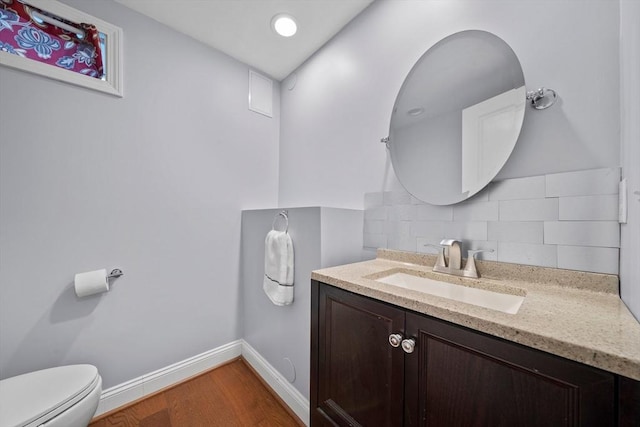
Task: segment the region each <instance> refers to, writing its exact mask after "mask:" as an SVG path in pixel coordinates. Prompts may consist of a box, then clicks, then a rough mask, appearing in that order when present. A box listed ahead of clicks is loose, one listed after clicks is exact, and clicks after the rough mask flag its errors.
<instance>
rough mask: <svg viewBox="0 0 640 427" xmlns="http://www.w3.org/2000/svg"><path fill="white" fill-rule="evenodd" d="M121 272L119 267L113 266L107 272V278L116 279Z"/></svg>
mask: <svg viewBox="0 0 640 427" xmlns="http://www.w3.org/2000/svg"><path fill="white" fill-rule="evenodd" d="M123 274H124V273H123V272H122V270H120V269H119V268H114V269H113V270H111V272H110V273H109V274H107V279H116V278H118V277H120V276H122V275H123Z"/></svg>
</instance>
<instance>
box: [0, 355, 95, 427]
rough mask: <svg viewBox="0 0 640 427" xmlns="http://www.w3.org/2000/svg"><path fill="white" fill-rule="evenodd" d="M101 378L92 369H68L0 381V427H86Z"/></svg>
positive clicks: (93, 367) (93, 410) (72, 366)
mask: <svg viewBox="0 0 640 427" xmlns="http://www.w3.org/2000/svg"><path fill="white" fill-rule="evenodd" d="M101 392H102V378H101V377H100V375H99V374H98V369H97V368H96V367H95V366H92V365H69V366H60V367H57V368H50V369H43V370H41V371H35V372H29V373H27V374H23V375H18V376H16V377H12V378H7V379H4V380H2V381H0V402H2V403H1V404H0V427H39V426H42V427H87V425H88V424H89V421H91V418H92V417H93V415H94V414H95V412H96V409H97V407H98V401H99V400H100V393H101Z"/></svg>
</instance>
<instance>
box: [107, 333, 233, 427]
mask: <svg viewBox="0 0 640 427" xmlns="http://www.w3.org/2000/svg"><path fill="white" fill-rule="evenodd" d="M243 343H244V340H236V341H233V342H230V343H229V344H225V345H222V346H220V347H218V348H214V349H213V350H209V351H206V352H204V353H201V354H198V355H197V356H193V357H190V358H188V359H185V360H182V361H180V362H178V363H174V364H173V365H169V366H166V367H164V368H161V369H158V370H157V371H153V372H151V373H148V374H145V375H142V376H140V377H138V378H134V379H132V380H130V381H127V382H124V383H122V384H118V385H117V386H114V387H111V388H108V389H106V390H103V391H102V395H101V396H100V402H99V403H98V409H97V411H96V414H95V416H96V417H97V416H99V415H102V414H104V413H106V412H109V411H112V410H114V409H116V408H119V407H120V406H123V405H127V404H129V403H131V402H134V401H136V400H138V399H140V398H143V397H145V396H148V395H150V394H152V393H155V392H156V391H158V390H160V389H163V388H165V387H168V386H170V385H172V384H176V383H179V382H180V381H184V380H186V379H187V378H189V377H192V376H194V375H197V374H199V373H201V372H204V371H206V370H209V369H212V368H215V367H216V366H219V365H222V364H223V363H225V362H228V361H230V360H233V359H235V358H237V357H240V355H241V354H242V347H243Z"/></svg>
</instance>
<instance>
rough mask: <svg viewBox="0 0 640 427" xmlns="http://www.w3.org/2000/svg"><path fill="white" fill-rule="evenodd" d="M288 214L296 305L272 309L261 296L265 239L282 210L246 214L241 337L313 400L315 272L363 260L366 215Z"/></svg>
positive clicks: (320, 211) (330, 212)
mask: <svg viewBox="0 0 640 427" xmlns="http://www.w3.org/2000/svg"><path fill="white" fill-rule="evenodd" d="M287 211H288V215H289V234H290V236H291V239H292V240H293V247H294V259H295V266H294V274H295V277H294V301H293V304H291V305H289V306H284V307H278V306H275V305H273V304H272V303H271V301H270V300H269V299H268V297H267V296H266V295H265V294H264V292H263V290H262V278H263V275H264V239H265V236H266V234H267V233H268V232H269V230H271V226H272V223H273V219H274V216H275V215H277V214H278V212H280V209H265V210H250V211H243V212H242V272H241V282H242V285H241V288H242V302H243V304H242V305H243V317H242V323H243V336H244V339H245V340H246V341H247V342H248V343H249V344H251V346H252V347H254V348H255V349H256V350H257V351H258V353H260V354H261V355H262V356H263V357H264V358H265V359H266V360H267V361H268V362H269V363H270V364H271V365H272V366H273V367H274V368H275V369H276V370H278V371H279V372H280V373H281V374H282V375H283V376H284V377H285V378H287V379H288V380H289V381H290V382H291V383H292V384H293V386H294V387H295V388H296V389H297V390H298V391H300V393H302V394H303V395H304V396H305V397H306V398H307V399H309V384H310V383H309V381H310V370H309V368H310V366H309V360H310V359H309V357H310V356H309V350H310V348H309V343H310V328H311V324H310V319H311V296H310V295H311V294H310V286H309V285H310V280H311V271H312V270H316V269H318V268H323V267H330V266H334V265H340V264H347V263H350V262H356V261H360V260H362V259H363V258H364V257H365V255H364V252H363V250H362V226H363V225H362V221H363V212H362V211H356V210H347V209H334V208H326V207H308V208H292V209H287ZM276 228H277V229H278V230H282V229H283V227H282V221H281V220H279V221H278V222H276ZM285 358H287V359H288V360H290V361H291V364H290V363H289V362H288V361H286V360H285ZM292 365H293V367H294V368H295V375H293V371H292V368H291V366H292Z"/></svg>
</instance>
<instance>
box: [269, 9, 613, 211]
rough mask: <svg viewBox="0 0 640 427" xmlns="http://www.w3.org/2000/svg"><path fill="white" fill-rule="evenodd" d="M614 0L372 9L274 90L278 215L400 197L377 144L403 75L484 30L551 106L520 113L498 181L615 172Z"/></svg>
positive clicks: (356, 19) (385, 126) (387, 120)
mask: <svg viewBox="0 0 640 427" xmlns="http://www.w3.org/2000/svg"><path fill="white" fill-rule="evenodd" d="M619 18H620V16H619V4H618V2H617V1H608V0H596V1H575V0H558V1H540V0H521V1H504V0H484V1H475V0H453V1H416V0H407V1H395V0H378V1H376V2H374V3H373V4H372V5H371V6H370V7H369V8H368V9H366V10H365V11H364V13H362V14H361V15H359V16H358V17H356V18H355V19H354V20H353V21H352V22H351V23H350V25H349V26H347V28H345V29H344V30H343V31H342V32H341V33H340V34H338V35H337V36H336V37H334V38H333V39H332V40H331V41H330V42H329V43H327V44H326V45H325V46H324V47H323V49H322V50H320V51H319V52H317V53H316V54H315V55H314V56H313V57H312V58H310V59H309V60H308V61H307V62H306V63H305V64H303V66H301V67H300V68H299V69H298V70H297V71H296V75H297V82H296V84H295V87H294V88H293V89H291V90H289V87H290V85H289V82H290V81H289V80H287V79H285V81H284V82H283V84H282V86H281V94H282V98H281V99H282V101H281V102H282V127H281V140H280V193H279V200H280V204H281V205H308V204H321V205H329V206H341V207H352V208H358V209H359V208H361V207H362V196H363V194H364V193H369V192H376V191H385V190H396V189H401V187H400V185H399V183H398V182H397V181H396V179H395V176H394V173H393V170H392V169H391V165H390V164H389V161H388V158H387V152H386V150H385V148H384V145H383V144H380V143H379V140H380V138H381V137H384V136H386V135H387V134H388V131H389V120H390V117H391V109H392V107H393V104H394V101H395V98H396V95H397V93H398V90H399V89H400V86H401V85H402V82H403V81H404V78H405V76H406V75H407V73H408V72H409V70H410V69H411V67H412V66H413V64H414V63H415V61H416V60H417V59H418V58H419V57H420V56H421V55H422V54H423V53H424V52H425V51H426V50H427V49H428V48H429V47H430V46H432V45H433V44H435V43H436V42H437V41H438V40H440V39H442V38H443V37H445V36H447V35H450V34H452V33H454V32H457V31H461V30H466V29H480V30H486V31H489V32H492V33H494V34H496V35H497V36H499V37H501V38H502V39H504V40H505V41H506V42H507V43H508V44H509V45H510V46H511V47H512V48H513V50H514V51H515V53H516V55H517V56H518V58H519V59H520V62H521V64H522V68H523V71H524V75H525V81H526V84H527V88H528V89H535V88H538V87H540V86H547V87H550V88H554V89H556V90H557V91H558V93H559V95H560V98H561V99H560V101H559V102H558V104H557V105H555V106H554V107H553V108H550V109H548V110H545V111H534V110H532V109H528V110H527V113H526V116H525V123H524V128H523V131H522V135H521V138H520V139H519V141H518V144H517V146H516V149H515V152H514V153H513V155H512V157H511V159H510V160H509V161H508V162H507V164H506V166H505V168H504V169H503V171H502V172H501V173H500V175H499V176H498V179H504V178H514V177H524V176H534V175H544V174H547V173H555V172H564V171H574V170H583V169H596V168H602V167H616V166H618V165H619V153H620V151H619V138H620V133H619V126H620V107H619V99H620V96H619V81H620V78H619V52H618V48H619V41H618V38H619Z"/></svg>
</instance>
